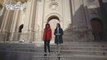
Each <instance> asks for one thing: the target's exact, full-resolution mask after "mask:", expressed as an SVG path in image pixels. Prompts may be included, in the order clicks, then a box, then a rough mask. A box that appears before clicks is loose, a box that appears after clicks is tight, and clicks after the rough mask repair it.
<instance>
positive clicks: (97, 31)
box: [91, 18, 103, 41]
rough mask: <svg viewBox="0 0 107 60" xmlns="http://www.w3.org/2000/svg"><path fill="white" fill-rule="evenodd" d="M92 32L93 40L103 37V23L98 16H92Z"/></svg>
mask: <svg viewBox="0 0 107 60" xmlns="http://www.w3.org/2000/svg"><path fill="white" fill-rule="evenodd" d="M91 26H92V33H93V35H94V40H96V41H101V40H102V39H103V23H102V21H101V20H100V19H99V18H93V19H92V20H91Z"/></svg>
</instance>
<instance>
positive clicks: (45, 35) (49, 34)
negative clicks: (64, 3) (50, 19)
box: [43, 23, 52, 53]
mask: <svg viewBox="0 0 107 60" xmlns="http://www.w3.org/2000/svg"><path fill="white" fill-rule="evenodd" d="M51 38H52V30H51V28H50V24H49V23H47V24H46V25H45V29H44V32H43V41H44V52H45V53H46V52H47V49H48V52H49V53H50V41H51Z"/></svg>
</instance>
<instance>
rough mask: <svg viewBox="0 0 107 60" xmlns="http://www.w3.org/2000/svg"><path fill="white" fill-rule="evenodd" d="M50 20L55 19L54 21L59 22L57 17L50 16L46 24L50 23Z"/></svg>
mask: <svg viewBox="0 0 107 60" xmlns="http://www.w3.org/2000/svg"><path fill="white" fill-rule="evenodd" d="M52 19H56V20H58V21H60V20H59V17H57V16H55V15H52V16H50V17H49V18H48V20H47V22H49V21H51V20H52Z"/></svg>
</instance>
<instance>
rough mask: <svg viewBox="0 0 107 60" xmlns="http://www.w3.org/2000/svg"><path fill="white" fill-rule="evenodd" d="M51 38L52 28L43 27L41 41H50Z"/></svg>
mask: <svg viewBox="0 0 107 60" xmlns="http://www.w3.org/2000/svg"><path fill="white" fill-rule="evenodd" d="M51 39H52V30H51V28H48V30H46V29H44V32H43V41H50V40H51Z"/></svg>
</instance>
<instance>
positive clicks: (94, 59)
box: [0, 52, 107, 60]
mask: <svg viewBox="0 0 107 60" xmlns="http://www.w3.org/2000/svg"><path fill="white" fill-rule="evenodd" d="M0 56H1V58H3V57H4V56H5V57H6V58H5V60H29V59H30V60H35V59H36V60H44V59H45V58H46V59H45V60H58V57H60V60H85V59H87V60H88V59H91V60H107V56H100V55H82V54H68V55H66V54H61V55H57V54H48V55H47V56H44V54H42V55H37V54H35V53H34V52H32V53H31V52H29V53H28V52H25V53H24V52H22V53H21V52H19V53H18V52H16V53H12V52H10V53H7V54H6V55H1V54H0ZM2 56H3V57H2ZM28 57H29V58H28ZM3 59H4V58H3Z"/></svg>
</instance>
